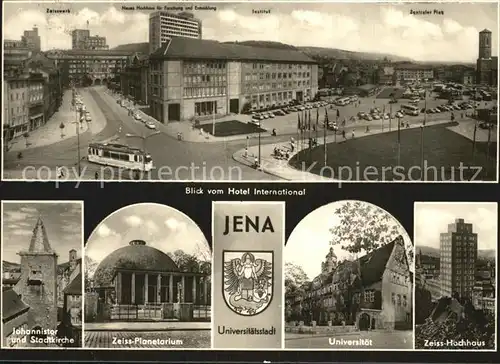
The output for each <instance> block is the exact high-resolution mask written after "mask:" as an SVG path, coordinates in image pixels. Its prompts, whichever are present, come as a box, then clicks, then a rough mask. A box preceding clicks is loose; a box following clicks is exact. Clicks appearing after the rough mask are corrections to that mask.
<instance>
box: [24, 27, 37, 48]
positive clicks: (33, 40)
mask: <svg viewBox="0 0 500 364" xmlns="http://www.w3.org/2000/svg"><path fill="white" fill-rule="evenodd" d="M21 41H22V42H23V43H24V44H25V45H26V47H27V48H29V49H31V50H33V51H35V52H40V50H41V42H40V36H39V35H38V28H37V27H33V29H32V30H25V31H24V35H23V36H22V37H21Z"/></svg>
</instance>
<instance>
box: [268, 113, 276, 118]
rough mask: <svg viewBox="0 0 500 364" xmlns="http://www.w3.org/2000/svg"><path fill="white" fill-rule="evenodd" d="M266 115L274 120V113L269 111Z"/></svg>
mask: <svg viewBox="0 0 500 364" xmlns="http://www.w3.org/2000/svg"><path fill="white" fill-rule="evenodd" d="M267 115H269V117H270V118H274V117H275V115H274V112H271V111H269V112H268V113H267Z"/></svg>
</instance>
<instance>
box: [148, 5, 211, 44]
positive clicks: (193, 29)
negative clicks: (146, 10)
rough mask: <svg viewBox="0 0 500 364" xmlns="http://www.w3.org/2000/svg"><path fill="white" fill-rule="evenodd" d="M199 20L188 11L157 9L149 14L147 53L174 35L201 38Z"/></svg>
mask: <svg viewBox="0 0 500 364" xmlns="http://www.w3.org/2000/svg"><path fill="white" fill-rule="evenodd" d="M201 35H202V29H201V20H199V19H196V18H195V17H194V15H193V14H191V13H188V12H181V13H177V14H175V13H170V12H166V11H157V12H155V13H152V14H151V15H150V16H149V53H153V52H154V51H155V50H157V49H158V48H160V47H161V46H162V45H163V44H165V43H166V42H167V41H168V40H169V39H171V38H174V37H185V38H198V39H201Z"/></svg>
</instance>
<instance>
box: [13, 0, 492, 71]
mask: <svg viewBox="0 0 500 364" xmlns="http://www.w3.org/2000/svg"><path fill="white" fill-rule="evenodd" d="M121 4H124V3H120V5H113V4H111V3H85V2H72V3H71V4H67V3H62V2H61V3H54V4H51V5H50V8H51V9H67V8H70V10H71V14H55V15H49V14H47V8H48V7H49V6H48V5H47V3H45V4H42V3H40V2H38V3H25V4H24V3H17V4H13V3H9V4H5V3H4V6H5V9H4V14H3V15H4V19H5V20H4V27H3V30H4V37H5V38H6V39H20V36H21V35H22V33H23V30H25V29H31V27H32V26H34V25H37V26H38V27H39V31H40V34H41V41H42V49H43V50H47V49H53V48H71V37H70V35H69V34H70V32H71V30H72V29H75V28H85V27H86V24H87V21H89V24H90V30H91V33H92V34H94V35H95V34H97V35H100V36H105V37H107V40H108V44H109V45H110V46H111V47H115V46H117V45H119V44H124V43H134V42H147V41H148V16H149V12H147V11H122V10H121V9H122V8H121ZM134 4H137V3H134V2H127V5H128V6H133V5H134ZM177 4H181V3H169V6H175V5H177ZM182 4H184V6H186V4H189V3H182ZM141 5H144V6H146V5H151V6H156V5H157V4H156V3H150V4H148V3H141ZM203 5H211V4H210V3H204V4H203ZM213 6H215V7H216V8H217V10H216V11H210V10H204V11H201V10H200V11H195V15H196V16H197V17H198V18H200V19H201V20H202V21H203V37H204V38H206V39H215V40H219V41H235V40H238V41H243V40H269V41H278V42H283V43H287V44H291V45H295V46H318V47H331V48H338V49H345V50H350V51H365V52H382V53H391V54H395V55H399V56H404V57H410V58H412V59H414V60H418V61H450V62H452V61H464V62H474V61H475V60H476V58H477V54H478V32H479V31H481V30H483V29H484V28H488V29H490V30H491V31H493V45H494V49H493V54H497V44H498V38H497V36H498V32H497V30H498V15H497V14H498V5H497V3H496V2H490V3H475V4H468V3H444V4H438V3H434V4H433V3H427V4H425V3H424V4H408V3H406V4H391V5H387V4H366V3H365V4H347V3H316V4H312V3H309V4H308V3H307V2H305V3H289V4H286V3H281V4H278V3H276V2H269V4H266V3H252V4H244V3H236V4H235V3H230V2H227V3H225V4H221V3H218V4H213ZM252 9H269V10H271V14H252ZM411 10H430V11H431V12H433V11H434V10H439V11H443V12H444V15H412V14H410V11H411Z"/></svg>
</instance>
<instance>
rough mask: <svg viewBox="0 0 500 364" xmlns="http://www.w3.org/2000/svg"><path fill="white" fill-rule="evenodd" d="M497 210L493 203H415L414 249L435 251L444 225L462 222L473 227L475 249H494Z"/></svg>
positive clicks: (495, 245)
mask: <svg viewBox="0 0 500 364" xmlns="http://www.w3.org/2000/svg"><path fill="white" fill-rule="evenodd" d="M497 209H498V207H497V204H496V203H486V202H482V203H480V202H472V203H451V202H417V203H415V236H414V241H415V249H416V250H417V252H418V247H419V246H422V245H423V246H429V247H432V248H436V249H439V236H440V234H441V233H445V232H447V231H448V224H452V223H454V222H455V219H464V220H465V222H466V223H472V224H473V227H472V229H473V231H474V232H475V233H477V245H478V249H482V250H489V249H495V250H496V247H497V228H498V210H497Z"/></svg>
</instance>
